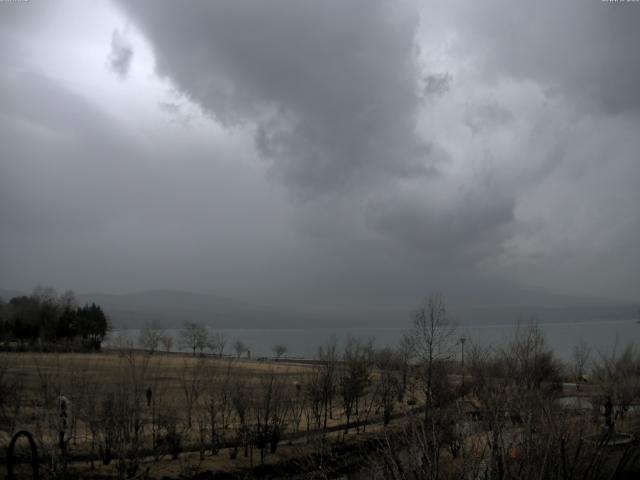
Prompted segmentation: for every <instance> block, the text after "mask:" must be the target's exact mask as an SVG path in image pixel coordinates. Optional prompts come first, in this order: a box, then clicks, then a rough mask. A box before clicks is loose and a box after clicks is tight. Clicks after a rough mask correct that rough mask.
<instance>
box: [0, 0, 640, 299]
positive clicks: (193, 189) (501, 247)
mask: <svg viewBox="0 0 640 480" xmlns="http://www.w3.org/2000/svg"><path fill="white" fill-rule="evenodd" d="M639 47H640V3H637V2H626V3H625V2H618V3H608V2H602V1H601V0H563V1H557V0H554V1H542V0H536V1H526V2H525V1H513V0H511V1H507V0H504V1H503V0H486V1H482V2H469V1H455V0H447V1H438V2H431V1H423V0H420V1H418V0H416V1H410V0H407V1H404V0H397V1H391V0H347V1H345V0H321V1H318V0H314V1H306V0H270V1H259V0H254V1H243V0H228V1H214V2H211V1H206V2H205V1H191V2H188V3H183V2H176V1H136V2H128V1H122V2H107V1H105V2H95V3H94V2H91V3H89V2H81V1H73V2H71V1H69V2H67V1H56V2H49V1H47V2H44V1H41V0H30V1H27V2H0V64H1V65H2V68H1V69H0V286H2V287H3V288H11V289H25V290H30V289H31V288H33V286H35V285H36V284H45V285H53V286H55V287H56V288H58V289H59V290H65V289H67V288H71V289H74V290H76V291H78V292H91V291H101V292H116V293H117V292H131V291H137V290H146V289H155V288H171V289H181V290H192V291H200V292H211V293H216V294H219V295H227V296H232V297H236V298H240V299H245V300H250V301H262V302H269V303H272V304H283V303H287V302H289V303H295V304H300V305H325V306H327V305H340V304H344V305H365V304H367V305H386V306H391V305H393V306H396V305H406V304H407V303H413V302H415V301H416V299H418V298H419V297H420V296H421V295H422V294H424V293H427V292H430V291H434V290H440V291H444V292H445V293H451V294H453V295H461V296H464V295H473V294H474V292H475V293H476V294H477V292H482V291H484V290H483V289H487V288H489V287H487V286H488V285H489V286H492V287H491V288H494V289H495V290H496V291H499V289H500V288H501V287H500V286H501V285H522V286H525V287H527V288H535V289H543V290H548V291H551V292H558V293H575V294H585V295H597V296H604V297H622V298H629V299H639V298H640V252H639V248H640V208H639V206H640V48H639Z"/></svg>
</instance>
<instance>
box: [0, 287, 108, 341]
mask: <svg viewBox="0 0 640 480" xmlns="http://www.w3.org/2000/svg"><path fill="white" fill-rule="evenodd" d="M108 330H109V321H108V318H107V316H106V315H105V313H104V312H103V310H102V308H101V307H100V306H99V305H96V304H95V303H91V304H87V305H78V303H77V301H76V298H75V295H74V293H73V292H72V291H68V292H65V293H63V294H61V295H58V294H57V293H56V291H55V290H54V289H52V288H43V287H37V288H36V289H35V290H34V291H33V293H32V294H31V295H21V296H16V297H13V298H11V299H9V300H8V301H7V302H5V301H4V300H3V299H1V298H0V348H1V349H3V350H17V351H26V350H38V351H91V350H100V347H101V345H102V342H103V341H104V339H105V337H106V335H107V332H108Z"/></svg>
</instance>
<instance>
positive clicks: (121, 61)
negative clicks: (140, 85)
mask: <svg viewBox="0 0 640 480" xmlns="http://www.w3.org/2000/svg"><path fill="white" fill-rule="evenodd" d="M132 59H133V48H132V47H131V44H130V43H129V42H128V41H127V38H126V37H125V36H124V35H123V34H122V33H120V31H119V30H114V31H113V33H112V34H111V51H110V52H109V57H108V61H109V67H110V68H111V70H113V72H114V73H115V74H116V75H118V76H119V77H120V78H126V76H127V74H128V73H129V68H130V66H131V61H132Z"/></svg>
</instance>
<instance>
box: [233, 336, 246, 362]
mask: <svg viewBox="0 0 640 480" xmlns="http://www.w3.org/2000/svg"><path fill="white" fill-rule="evenodd" d="M233 349H234V350H235V352H236V355H237V356H238V358H240V356H241V355H242V354H243V353H244V352H246V351H247V346H246V345H245V343H244V342H243V341H242V340H240V339H238V340H236V341H235V342H234V343H233Z"/></svg>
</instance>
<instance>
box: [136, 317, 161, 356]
mask: <svg viewBox="0 0 640 480" xmlns="http://www.w3.org/2000/svg"><path fill="white" fill-rule="evenodd" d="M163 337H164V331H163V329H162V328H160V325H158V323H157V322H156V321H153V322H151V323H145V324H144V326H143V327H142V328H141V329H140V333H139V334H138V346H139V347H140V348H142V349H143V350H145V351H146V352H147V353H149V354H153V352H155V351H156V350H157V349H158V346H159V345H160V341H161V339H162V338H163Z"/></svg>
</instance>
